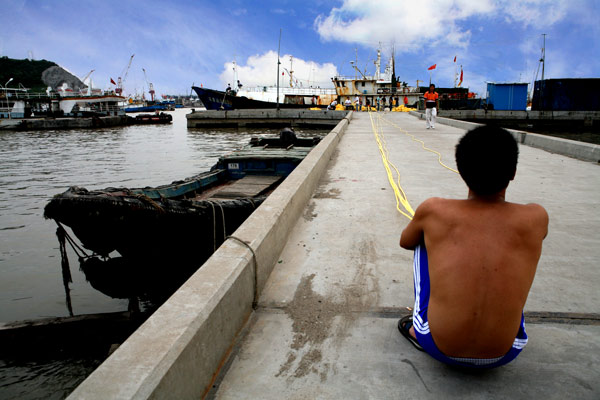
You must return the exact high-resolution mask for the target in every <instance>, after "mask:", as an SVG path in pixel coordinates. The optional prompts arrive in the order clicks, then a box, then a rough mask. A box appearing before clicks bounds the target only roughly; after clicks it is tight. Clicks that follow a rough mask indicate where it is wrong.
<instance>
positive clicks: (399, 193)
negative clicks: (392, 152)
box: [369, 112, 415, 220]
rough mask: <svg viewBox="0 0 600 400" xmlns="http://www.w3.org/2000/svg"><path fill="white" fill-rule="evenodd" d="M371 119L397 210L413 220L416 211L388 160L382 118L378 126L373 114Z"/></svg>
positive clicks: (393, 166)
mask: <svg viewBox="0 0 600 400" xmlns="http://www.w3.org/2000/svg"><path fill="white" fill-rule="evenodd" d="M369 118H370V119H371V128H372V129H373V135H374V136H375V140H376V141H377V145H378V146H379V153H381V160H382V161H383V166H384V168H385V171H386V173H387V177H388V181H389V183H390V186H391V187H392V190H393V191H394V196H395V198H396V209H397V210H398V212H399V213H400V214H402V215H404V216H405V217H406V218H408V219H410V220H412V216H413V215H415V211H414V210H413V208H412V207H411V205H410V203H409V201H408V198H407V197H406V193H404V190H403V189H402V186H401V185H400V172H399V171H398V168H396V166H395V165H394V164H392V163H391V162H390V161H389V159H388V150H387V147H386V145H385V139H384V137H383V133H380V130H381V126H380V124H379V120H380V118H378V119H377V124H375V122H374V121H373V116H372V115H371V112H369ZM392 168H393V169H394V170H395V171H396V174H397V176H398V178H397V181H398V182H397V183H396V181H395V180H394V175H393V173H392ZM400 205H402V207H403V208H404V209H402V208H400Z"/></svg>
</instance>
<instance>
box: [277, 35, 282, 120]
mask: <svg viewBox="0 0 600 400" xmlns="http://www.w3.org/2000/svg"><path fill="white" fill-rule="evenodd" d="M280 51H281V28H279V45H278V46H277V111H279V65H280V64H281V61H279V53H280Z"/></svg>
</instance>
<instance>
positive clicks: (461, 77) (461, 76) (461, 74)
mask: <svg viewBox="0 0 600 400" xmlns="http://www.w3.org/2000/svg"><path fill="white" fill-rule="evenodd" d="M462 81H463V70H462V67H461V69H460V81H459V82H458V86H459V87H460V85H462Z"/></svg>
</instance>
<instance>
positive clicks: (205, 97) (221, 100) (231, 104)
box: [192, 86, 329, 110]
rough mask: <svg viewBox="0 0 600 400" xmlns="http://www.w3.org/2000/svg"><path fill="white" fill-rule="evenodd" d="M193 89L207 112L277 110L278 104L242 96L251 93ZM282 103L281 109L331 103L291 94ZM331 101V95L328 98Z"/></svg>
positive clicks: (284, 96)
mask: <svg viewBox="0 0 600 400" xmlns="http://www.w3.org/2000/svg"><path fill="white" fill-rule="evenodd" d="M192 89H194V91H195V92H196V94H197V95H198V98H199V99H200V101H201V102H202V104H204V107H206V109H207V110H245V109H273V108H277V102H276V101H271V100H272V99H270V98H269V99H268V101H263V100H255V99H252V98H250V97H246V96H244V95H242V93H244V94H247V93H249V92H245V91H244V92H241V91H240V92H238V93H236V92H235V91H233V90H231V91H225V92H223V91H220V90H213V89H207V88H200V87H197V86H192ZM280 98H281V101H280V103H279V108H285V109H288V108H313V107H318V108H325V107H326V106H327V105H328V104H329V102H328V100H326V101H325V102H324V101H323V100H321V99H320V96H318V95H311V94H310V93H309V94H306V95H305V94H290V95H288V96H286V95H284V94H283V90H282V93H281V97H280ZM327 99H329V95H328V97H327Z"/></svg>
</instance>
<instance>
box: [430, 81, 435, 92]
mask: <svg viewBox="0 0 600 400" xmlns="http://www.w3.org/2000/svg"><path fill="white" fill-rule="evenodd" d="M429 90H430V91H432V92H433V91H434V90H435V85H434V84H433V83H432V84H430V85H429Z"/></svg>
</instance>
